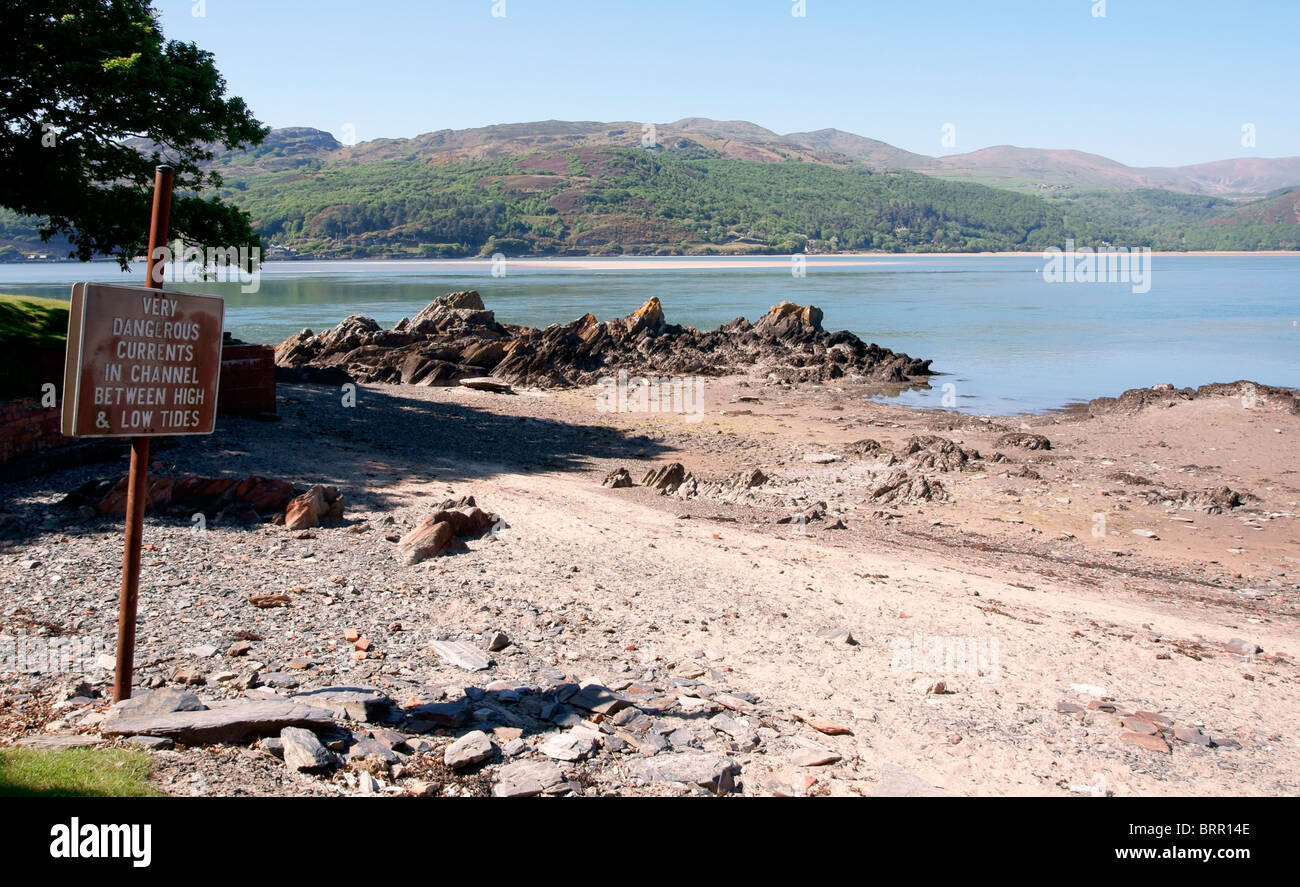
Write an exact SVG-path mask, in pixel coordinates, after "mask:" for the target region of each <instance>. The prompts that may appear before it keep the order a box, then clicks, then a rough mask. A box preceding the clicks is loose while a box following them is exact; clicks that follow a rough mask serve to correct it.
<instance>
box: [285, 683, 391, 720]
mask: <svg viewBox="0 0 1300 887" xmlns="http://www.w3.org/2000/svg"><path fill="white" fill-rule="evenodd" d="M289 698H290V699H292V700H293V701H294V702H301V703H303V704H304V705H312V706H315V707H316V708H326V709H337V710H340V711H342V712H344V713H345V714H346V715H347V716H348V717H349V718H351V719H352V720H354V721H381V720H383V719H384V717H386V716H387V714H388V712H389V711H390V710H391V708H392V706H393V700H391V699H389V698H388V696H387V695H385V694H384V693H383V692H381V691H380V690H377V689H375V688H374V687H321V688H320V689H318V690H304V691H302V692H301V693H294V694H293V695H292V696H290V697H289Z"/></svg>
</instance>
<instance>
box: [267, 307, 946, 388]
mask: <svg viewBox="0 0 1300 887" xmlns="http://www.w3.org/2000/svg"><path fill="white" fill-rule="evenodd" d="M821 323H822V312H821V310H820V309H819V308H816V307H814V306H811V305H808V306H804V305H796V304H794V303H793V302H782V303H781V304H780V305H775V306H773V307H772V308H771V310H769V311H768V312H767V314H765V315H763V317H761V318H760V319H759V320H758V321H757V322H756V323H752V324H751V323H750V322H749V321H747V320H745V319H744V318H743V317H741V318H737V319H736V320H733V321H731V322H730V323H728V324H726V325H724V326H721V327H719V328H718V329H716V330H712V331H708V332H701V331H699V330H696V329H694V328H692V327H684V326H678V325H675V324H670V323H668V322H667V320H666V319H665V317H664V310H663V306H662V305H661V304H660V302H659V299H658V298H657V297H651V298H650V299H649V300H648V301H647V302H646V303H645V304H644V305H642V306H641V307H640V308H639V309H637V310H636V311H635V312H633V313H632V314H629V315H628V316H627V317H621V318H616V319H614V320H608V321H598V320H597V319H596V318H595V316H594V315H591V314H585V315H583V316H582V317H580V318H578V319H577V320H575V321H573V322H571V323H568V324H556V325H553V326H549V327H547V328H546V329H534V328H531V327H517V326H510V325H506V324H501V323H498V322H497V320H496V317H495V315H494V314H493V313H492V312H491V311H489V310H487V309H486V308H485V307H484V305H483V300H482V299H481V298H479V295H478V293H476V292H473V291H468V292H459V293H451V294H449V295H446V296H442V297H440V298H438V299H435V300H434V301H433V302H431V303H430V304H429V305H428V306H427V307H425V308H424V309H423V310H422V311H421V312H420V313H419V314H417V315H416V316H415V317H414V318H412V319H410V320H405V319H404V320H402V321H400V322H399V323H398V324H397V325H396V326H395V327H394V328H393V329H391V330H386V329H383V328H381V327H380V326H379V324H378V323H376V322H375V321H374V320H372V319H370V318H368V317H349V318H347V319H346V320H344V321H343V322H342V323H340V324H339V325H338V326H336V327H334V328H333V329H331V330H328V331H326V332H324V333H321V334H319V335H317V334H316V333H314V332H312V331H311V330H303V331H302V332H300V333H297V334H296V335H293V336H290V337H289V338H288V339H285V340H284V341H283V342H281V343H280V344H279V345H278V346H277V347H276V349H275V360H276V365H277V367H279V368H280V374H281V377H283V378H291V379H297V380H300V381H317V380H318V379H321V378H324V379H326V380H327V381H331V382H333V381H336V380H337V375H338V374H339V373H346V375H347V376H348V377H349V378H351V379H353V380H355V381H357V382H391V383H398V382H400V383H403V384H407V385H454V384H456V383H457V382H459V381H460V380H462V379H481V378H484V377H488V376H490V377H491V378H493V379H497V380H500V382H502V383H508V384H514V385H523V386H536V387H548V388H554V387H570V386H576V385H590V384H594V383H595V382H596V381H597V380H598V379H600V378H602V377H604V376H609V375H611V374H614V373H617V372H618V371H619V370H625V371H627V372H628V373H629V374H641V375H674V376H693V375H710V376H716V375H723V374H727V373H747V372H757V373H761V374H766V375H767V376H768V377H769V378H770V379H771V380H773V381H779V382H805V381H825V380H828V379H840V378H846V379H860V380H863V381H874V382H889V383H906V382H908V381H911V380H913V379H924V378H926V377H928V376H929V375H930V361H928V360H917V359H915V358H912V357H909V356H908V355H906V354H896V353H894V352H892V351H890V350H888V349H886V348H881V347H880V346H878V345H875V344H867V343H865V342H863V341H862V340H861V339H859V338H858V337H857V336H855V335H853V334H852V333H849V332H845V331H841V332H836V333H828V332H826V331H825V330H824V329H822V325H821Z"/></svg>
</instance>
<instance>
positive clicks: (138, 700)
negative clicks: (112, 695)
mask: <svg viewBox="0 0 1300 887" xmlns="http://www.w3.org/2000/svg"><path fill="white" fill-rule="evenodd" d="M206 708H207V706H206V705H204V704H203V702H202V700H200V699H199V697H197V696H195V695H194V694H193V693H190V692H187V691H185V690H177V689H174V688H172V687H165V688H163V689H161V690H153V691H149V690H143V691H138V692H136V693H133V694H131V698H130V699H123V700H122V701H121V702H119V703H117V704H116V705H114V706H113V710H114V711H116V712H120V713H122V714H124V715H125V714H130V715H132V716H136V715H166V714H171V713H172V712H174V711H203V710H204V709H206Z"/></svg>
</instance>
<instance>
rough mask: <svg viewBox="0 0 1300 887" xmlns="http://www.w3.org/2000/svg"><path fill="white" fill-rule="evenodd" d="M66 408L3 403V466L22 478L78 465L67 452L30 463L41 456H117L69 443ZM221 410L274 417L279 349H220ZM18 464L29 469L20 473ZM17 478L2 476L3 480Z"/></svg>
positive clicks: (0, 421) (30, 401)
mask: <svg viewBox="0 0 1300 887" xmlns="http://www.w3.org/2000/svg"><path fill="white" fill-rule="evenodd" d="M61 407H62V403H61V402H60V404H59V405H58V406H56V407H42V406H41V403H40V401H39V400H35V399H31V398H27V399H23V400H12V401H7V402H0V466H10V465H11V466H13V467H14V469H15V472H16V473H17V475H23V474H29V473H34V472H38V471H44V470H52V469H53V468H54V467H56V466H62V465H64V464H75V462H76V461H77V460H76V458H75V457H74V456H73V453H72V452H68V454H67V455H68V456H69V457H70V458H68V459H60V458H55V459H40V460H33V459H32V458H31V457H34V456H36V455H37V454H42V453H51V451H62V450H69V451H71V450H73V449H78V450H79V451H82V452H84V453H85V454H86V456H87V458H94V457H93V456H92V455H91V454H92V453H93V454H98V453H102V452H116V449H114V448H113V447H112V443H113V442H112V441H108V442H107V444H108V446H105V445H104V444H105V442H103V441H101V442H100V443H99V445H98V446H83V447H80V448H78V443H79V442H78V441H74V440H69V439H68V438H66V437H64V436H63V435H62V434H61V433H60V431H59V425H60V414H61ZM217 410H218V412H220V413H226V414H229V415H236V416H256V415H261V414H264V413H274V412H275V351H274V349H272V348H269V347H267V346H265V345H227V346H226V347H224V348H222V349H221V386H220V388H219V390H218V392H217ZM91 440H92V439H88V440H87V441H84V442H83V443H85V444H89V443H90V442H91ZM117 449H120V447H118V448H117ZM19 463H30V464H28V465H26V466H24V467H23V470H21V471H18V469H19V467H20V466H19ZM15 472H0V476H9V475H11V474H14V473H15Z"/></svg>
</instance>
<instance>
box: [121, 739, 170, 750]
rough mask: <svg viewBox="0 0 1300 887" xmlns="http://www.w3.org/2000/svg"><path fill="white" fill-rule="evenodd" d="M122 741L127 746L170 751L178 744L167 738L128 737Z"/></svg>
mask: <svg viewBox="0 0 1300 887" xmlns="http://www.w3.org/2000/svg"><path fill="white" fill-rule="evenodd" d="M122 741H123V742H125V743H126V744H127V745H138V746H140V747H141V748H153V749H169V748H171V747H172V746H174V745H175V744H176V743H174V742H172V741H171V740H170V739H168V738H167V737H166V736H128V737H126V739H123V740H122Z"/></svg>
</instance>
